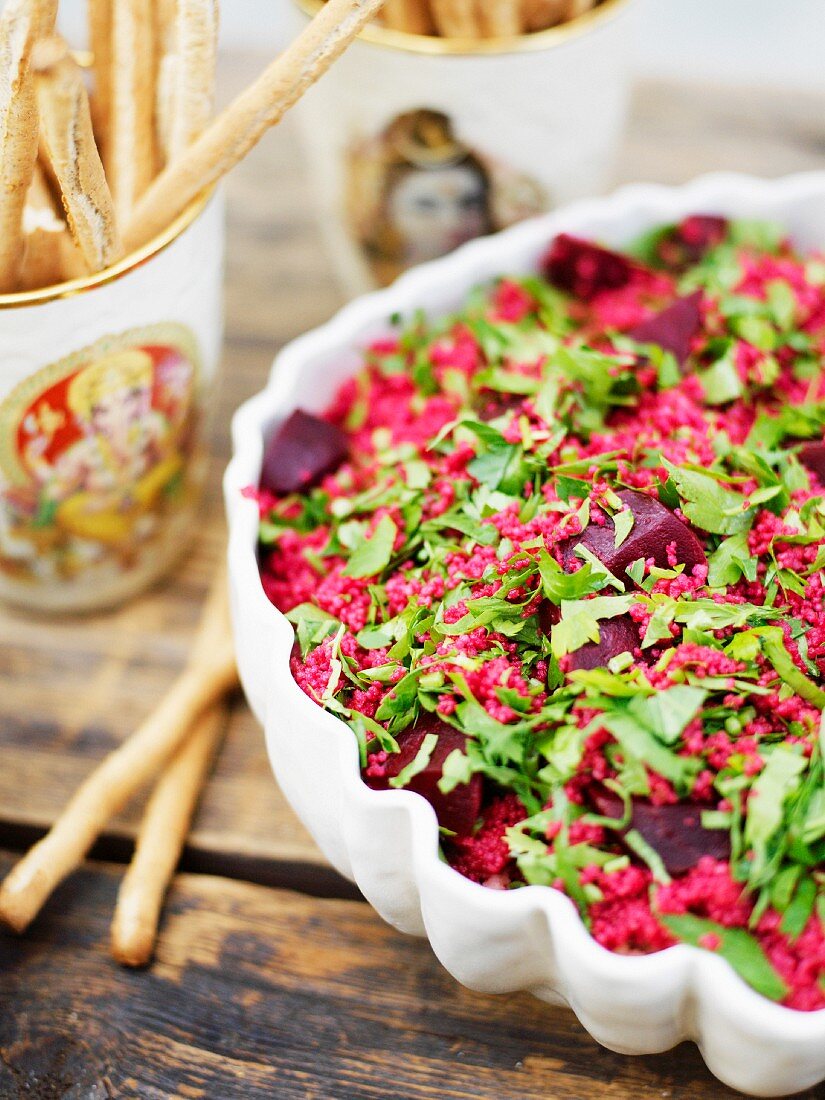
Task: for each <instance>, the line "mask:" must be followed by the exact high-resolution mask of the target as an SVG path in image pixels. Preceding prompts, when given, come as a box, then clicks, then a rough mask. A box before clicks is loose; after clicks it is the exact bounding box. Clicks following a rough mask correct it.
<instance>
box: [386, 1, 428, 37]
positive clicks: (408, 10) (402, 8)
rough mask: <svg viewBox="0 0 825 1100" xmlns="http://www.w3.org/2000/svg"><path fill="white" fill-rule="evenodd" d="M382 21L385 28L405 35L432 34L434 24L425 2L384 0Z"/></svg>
mask: <svg viewBox="0 0 825 1100" xmlns="http://www.w3.org/2000/svg"><path fill="white" fill-rule="evenodd" d="M381 14H382V19H383V21H384V23H385V25H386V26H388V27H391V28H392V29H393V30H395V31H404V32H405V33H406V34H432V33H433V30H434V24H433V20H432V16H431V15H430V11H429V8H428V7H427V3H426V0H385V3H384V8H383V11H382V13H381Z"/></svg>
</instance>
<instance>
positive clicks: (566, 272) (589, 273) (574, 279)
mask: <svg viewBox="0 0 825 1100" xmlns="http://www.w3.org/2000/svg"><path fill="white" fill-rule="evenodd" d="M541 268H542V271H543V273H544V276H545V278H546V279H547V281H548V282H550V283H552V284H553V286H556V287H558V288H559V290H565V291H567V293H568V294H572V295H573V296H574V297H576V298H581V299H582V300H583V301H585V302H589V301H590V300H591V298H595V297H596V295H597V294H600V293H601V292H602V291H603V290H618V289H619V287H623V286H627V284H628V283H629V282H630V277H631V275H632V274H633V272H634V270H636V269H637V268H638V265H637V264H635V263H634V262H633V261H632V260H631V259H629V258H628V257H627V256H623V255H622V254H621V253H619V252H611V251H610V250H609V249H607V248H602V247H601V246H600V245H597V244H593V243H592V242H591V241H585V240H582V239H581V238H580V237H571V236H570V235H569V234H567V233H560V234H559V235H558V237H556V238H555V240H554V241H553V243H552V244H551V245H550V248H549V250H548V252H547V254H546V256H545V257H544V259H543V260H542V264H541Z"/></svg>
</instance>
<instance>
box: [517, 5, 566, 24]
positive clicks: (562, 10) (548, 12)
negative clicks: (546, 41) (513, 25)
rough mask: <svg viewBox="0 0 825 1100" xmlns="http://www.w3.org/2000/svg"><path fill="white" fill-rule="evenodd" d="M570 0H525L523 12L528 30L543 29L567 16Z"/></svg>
mask: <svg viewBox="0 0 825 1100" xmlns="http://www.w3.org/2000/svg"><path fill="white" fill-rule="evenodd" d="M568 2H569V0H524V2H523V8H522V14H523V18H524V26H525V30H527V31H543V30H546V29H547V28H548V27H554V26H555V25H556V24H557V23H560V22H561V21H562V20H563V19H565V18H566V11H567V5H568Z"/></svg>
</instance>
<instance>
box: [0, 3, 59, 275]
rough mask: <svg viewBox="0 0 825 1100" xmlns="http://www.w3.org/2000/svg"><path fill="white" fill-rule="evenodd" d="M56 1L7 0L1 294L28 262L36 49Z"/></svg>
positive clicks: (2, 62)
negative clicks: (25, 254) (25, 225)
mask: <svg viewBox="0 0 825 1100" xmlns="http://www.w3.org/2000/svg"><path fill="white" fill-rule="evenodd" d="M56 15H57V0H8V2H7V4H6V6H5V8H4V9H3V14H2V16H0V292H4V291H9V290H14V289H15V287H16V285H17V279H18V276H19V274H20V267H21V265H22V262H23V250H24V241H23V208H24V206H25V203H26V193H27V192H28V190H29V186H30V185H31V181H32V176H33V174H34V165H35V162H36V160H37V96H36V94H35V90H34V80H33V78H32V76H31V72H30V62H31V52H32V49H33V47H34V44H35V42H36V41H37V39H38V38H39V37H41V35H43V34H51V33H52V32H53V31H54V21H55V17H56Z"/></svg>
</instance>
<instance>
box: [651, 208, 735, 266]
mask: <svg viewBox="0 0 825 1100" xmlns="http://www.w3.org/2000/svg"><path fill="white" fill-rule="evenodd" d="M727 232H728V220H727V218H722V217H719V216H718V215H717V214H691V215H690V216H689V217H687V218H685V219H684V220H683V221H681V222H680V223H679V224H678V225H676V226H674V227H673V229H672V230H671V231H670V232H669V233H666V234H665V235H664V236H663V237H662V238H661V240H660V241H659V242H658V246H657V249H656V251H657V254H658V257H659V260H660V261H661V262H662V264H664V266H665V267H668V268H671V269H672V270H674V271H682V270H684V268H686V267H690V266H691V265H692V264H697V263H698V262H699V261H700V260H701V259H702V257H703V256H704V255H705V254H706V253H707V252H709V251H710V250H711V249H712V248H715V247H716V246H717V245H718V244H721V243H722V241H723V240H724V239H725V236H726V234H727Z"/></svg>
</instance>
